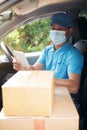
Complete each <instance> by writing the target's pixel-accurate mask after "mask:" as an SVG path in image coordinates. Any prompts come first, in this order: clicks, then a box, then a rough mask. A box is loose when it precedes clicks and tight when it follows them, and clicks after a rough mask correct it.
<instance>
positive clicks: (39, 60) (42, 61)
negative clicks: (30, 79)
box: [37, 49, 46, 65]
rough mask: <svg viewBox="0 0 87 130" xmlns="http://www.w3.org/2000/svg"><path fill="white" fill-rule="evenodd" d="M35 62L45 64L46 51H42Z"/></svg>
mask: <svg viewBox="0 0 87 130" xmlns="http://www.w3.org/2000/svg"><path fill="white" fill-rule="evenodd" d="M37 62H40V63H41V64H44V65H45V64H46V49H43V51H42V53H41V55H40V57H39V58H38V60H37Z"/></svg>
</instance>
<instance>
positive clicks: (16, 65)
mask: <svg viewBox="0 0 87 130" xmlns="http://www.w3.org/2000/svg"><path fill="white" fill-rule="evenodd" d="M12 63H13V68H14V69H15V70H16V71H19V70H36V69H35V67H33V66H32V65H31V66H30V65H29V66H22V65H21V63H20V62H19V61H18V60H17V59H16V57H14V58H13V61H12Z"/></svg>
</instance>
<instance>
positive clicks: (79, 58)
mask: <svg viewBox="0 0 87 130" xmlns="http://www.w3.org/2000/svg"><path fill="white" fill-rule="evenodd" d="M83 63H84V57H83V55H81V54H80V53H75V52H74V54H73V55H71V56H70V57H69V62H68V73H73V74H81V72H82V69H83Z"/></svg>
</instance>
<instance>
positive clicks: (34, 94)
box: [2, 71, 54, 116]
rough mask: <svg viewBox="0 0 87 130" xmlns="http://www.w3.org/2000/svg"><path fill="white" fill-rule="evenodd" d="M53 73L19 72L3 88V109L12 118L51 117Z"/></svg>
mask: <svg viewBox="0 0 87 130" xmlns="http://www.w3.org/2000/svg"><path fill="white" fill-rule="evenodd" d="M53 77H54V72H53V71H19V72H17V73H16V74H15V75H14V76H13V77H12V78H11V79H9V80H8V81H7V82H6V83H5V84H4V85H3V86H2V94H3V109H4V113H5V115H11V116H13V115H14V116H51V113H52V108H53V100H54V78H53Z"/></svg>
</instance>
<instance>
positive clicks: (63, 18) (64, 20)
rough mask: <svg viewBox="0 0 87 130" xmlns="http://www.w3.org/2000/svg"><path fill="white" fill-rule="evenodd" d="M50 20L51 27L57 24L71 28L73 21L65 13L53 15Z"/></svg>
mask: <svg viewBox="0 0 87 130" xmlns="http://www.w3.org/2000/svg"><path fill="white" fill-rule="evenodd" d="M51 20H52V21H51V25H53V24H58V25H60V26H63V27H73V20H72V18H71V17H70V15H69V14H67V13H57V14H54V15H53V16H52V19H51Z"/></svg>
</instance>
